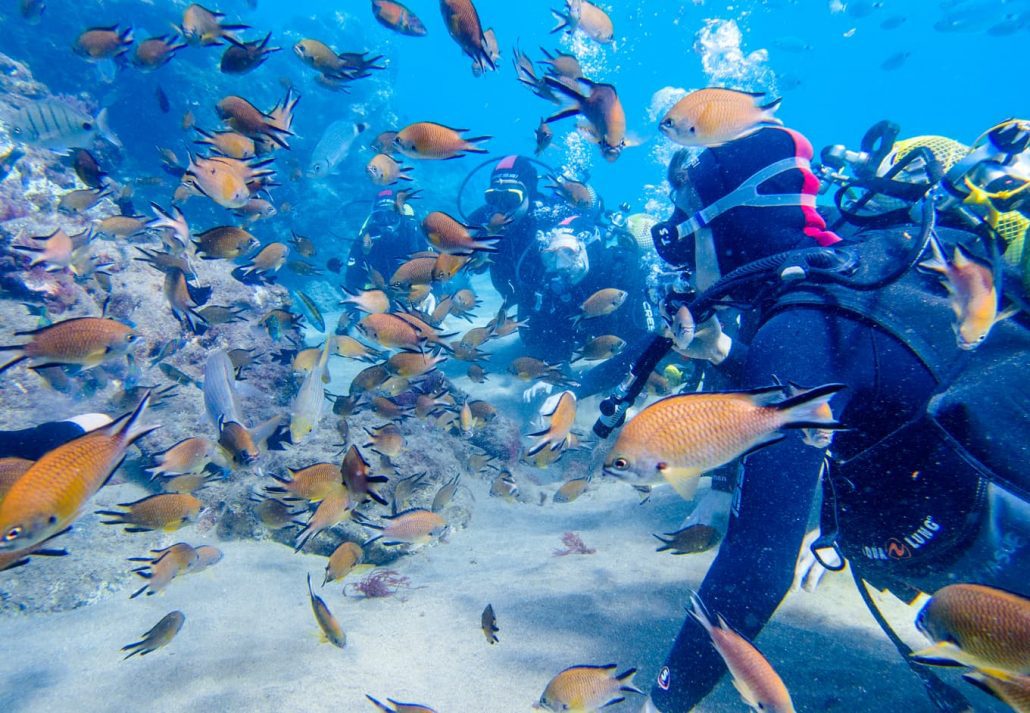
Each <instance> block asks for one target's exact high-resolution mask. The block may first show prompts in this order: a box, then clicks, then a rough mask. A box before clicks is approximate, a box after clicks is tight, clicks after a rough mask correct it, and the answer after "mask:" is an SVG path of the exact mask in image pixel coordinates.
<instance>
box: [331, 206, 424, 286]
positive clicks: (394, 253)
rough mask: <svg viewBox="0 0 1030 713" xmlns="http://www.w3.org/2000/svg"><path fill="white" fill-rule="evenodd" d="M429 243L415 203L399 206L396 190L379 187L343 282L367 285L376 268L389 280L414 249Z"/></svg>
mask: <svg viewBox="0 0 1030 713" xmlns="http://www.w3.org/2000/svg"><path fill="white" fill-rule="evenodd" d="M425 247H426V240H425V238H424V237H423V235H422V231H421V229H420V228H419V225H418V221H417V220H416V219H415V211H414V210H413V209H412V208H411V206H410V205H408V204H407V203H404V204H403V207H402V208H401V209H400V210H398V208H397V195H396V193H395V192H394V191H393V190H391V189H389V188H387V189H384V190H382V191H379V193H377V194H376V197H375V200H373V202H372V211H371V212H370V213H369V216H368V218H366V219H365V222H364V223H363V224H362V226H361V230H360V231H359V232H358V238H357V239H356V240H355V241H354V242H353V243H352V245H351V249H350V255H349V256H348V257H347V263H346V268H347V271H346V273H345V274H344V282H343V284H344V286H345V287H346V288H347V289H350V290H361V289H364V288H365V287H366V286H368V285H369V284H370V283H371V282H372V280H371V271H372V270H375V271H376V272H378V273H379V274H380V275H382V276H383V278H384V279H386V280H389V279H390V276H391V275H392V274H393V273H394V271H395V270H396V269H397V268H398V267H400V266H401V264H402V263H404V262H405V261H406V260H408V259H409V258H410V257H411V254H412V253H415V252H418V251H419V250H424V249H425Z"/></svg>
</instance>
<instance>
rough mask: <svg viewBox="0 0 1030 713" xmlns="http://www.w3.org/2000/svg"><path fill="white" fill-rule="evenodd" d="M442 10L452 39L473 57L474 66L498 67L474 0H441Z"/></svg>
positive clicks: (483, 67) (493, 68) (481, 67)
mask: <svg viewBox="0 0 1030 713" xmlns="http://www.w3.org/2000/svg"><path fill="white" fill-rule="evenodd" d="M440 12H441V14H443V21H444V24H445V25H446V26H447V32H448V33H449V34H450V36H451V39H453V40H454V41H455V42H457V43H458V46H459V47H461V49H462V51H463V52H464V53H465V54H467V55H468V56H469V57H471V58H472V61H473V63H474V65H473V66H479V67H480V69H481V71H483V70H485V69H486V68H487V67H489V68H490V70H495V69H497V65H496V64H494V58H493V57H492V56H491V55H490V51H489V49H488V48H487V39H486V36H485V34H484V33H483V25H482V23H481V22H480V21H479V13H478V12H476V7H475V5H473V4H472V0H440Z"/></svg>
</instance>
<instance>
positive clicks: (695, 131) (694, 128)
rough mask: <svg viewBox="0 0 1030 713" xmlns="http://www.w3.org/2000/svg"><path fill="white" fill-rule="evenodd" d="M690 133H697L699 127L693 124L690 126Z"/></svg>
mask: <svg viewBox="0 0 1030 713" xmlns="http://www.w3.org/2000/svg"><path fill="white" fill-rule="evenodd" d="M690 133H692V134H696V133H697V127H696V126H691V127H690Z"/></svg>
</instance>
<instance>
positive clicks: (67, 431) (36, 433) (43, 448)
mask: <svg viewBox="0 0 1030 713" xmlns="http://www.w3.org/2000/svg"><path fill="white" fill-rule="evenodd" d="M83 433H85V431H83V429H82V427H81V426H79V425H78V424H76V423H73V422H71V421H52V422H50V423H44V424H41V425H39V426H35V427H33V428H25V429H22V430H20V431H0V458H26V459H28V460H39V459H40V458H41V457H42V456H43V454H44V453H47V452H49V451H52V450H53V449H55V448H57V447H58V446H60V445H62V444H64V443H67V442H68V441H70V440H72V439H73V438H78V437H79V436H81V435H82V434H83Z"/></svg>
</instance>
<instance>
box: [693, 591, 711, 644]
mask: <svg viewBox="0 0 1030 713" xmlns="http://www.w3.org/2000/svg"><path fill="white" fill-rule="evenodd" d="M688 611H689V612H690V616H692V617H694V619H695V620H696V621H697V623H698V624H700V625H701V626H702V627H703V628H704V630H705V631H706V632H707V633H708V636H709V637H710V636H711V635H712V631H713V630H714V629H715V624H713V623H712V618H711V615H709V613H708V608H707V607H705V604H704V602H702V601H701V597H700V596H698V594H697V592H691V593H690V609H688Z"/></svg>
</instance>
